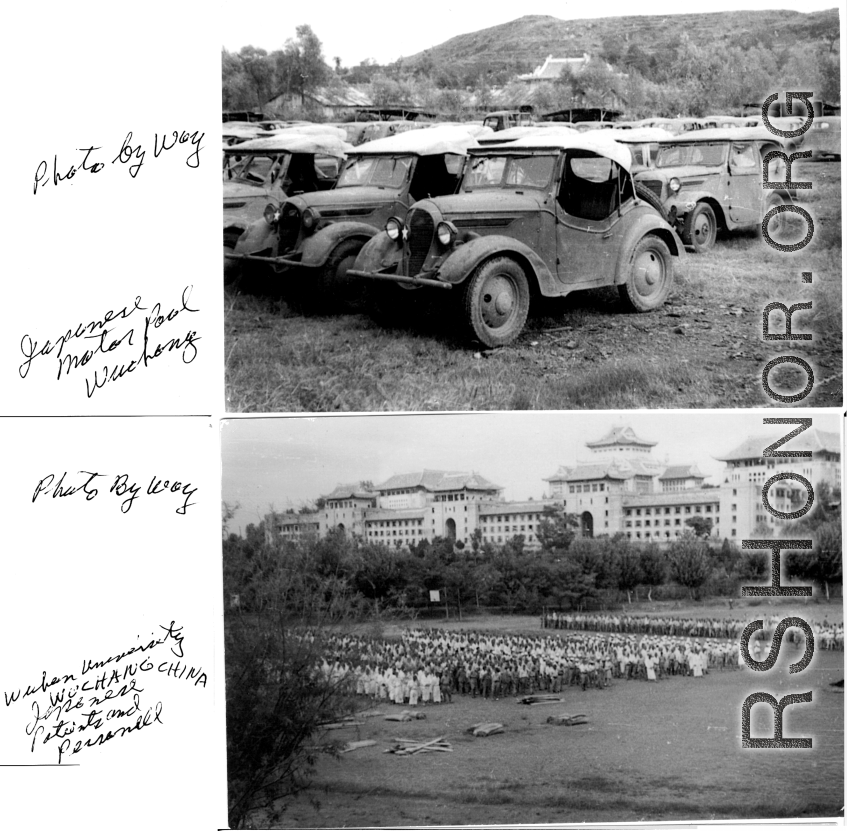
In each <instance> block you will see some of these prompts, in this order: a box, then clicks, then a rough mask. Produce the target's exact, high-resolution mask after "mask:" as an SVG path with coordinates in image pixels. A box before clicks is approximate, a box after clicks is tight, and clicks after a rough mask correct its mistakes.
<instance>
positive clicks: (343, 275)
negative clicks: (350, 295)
mask: <svg viewBox="0 0 847 831" xmlns="http://www.w3.org/2000/svg"><path fill="white" fill-rule="evenodd" d="M363 245H364V242H362V241H361V240H357V239H347V240H344V241H343V242H341V243H339V244H338V245H336V246H335V248H334V249H333V251H332V253H331V254H330V255H329V257H328V258H327V261H326V263H325V264H324V267H323V268H322V269H321V271H320V277H319V280H318V282H319V289H320V291H321V292H335V291H338V290H343V289H344V287H345V286H347V285H349V282H350V281H348V279H347V271H348V270H349V269H351V268H353V263H355V262H356V257H358V256H359V252H360V251H361V250H362V246H363Z"/></svg>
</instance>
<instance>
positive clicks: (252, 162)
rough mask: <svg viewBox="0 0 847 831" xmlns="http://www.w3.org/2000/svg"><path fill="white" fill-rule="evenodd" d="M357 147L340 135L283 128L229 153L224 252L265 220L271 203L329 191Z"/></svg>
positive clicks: (225, 178) (226, 158)
mask: <svg viewBox="0 0 847 831" xmlns="http://www.w3.org/2000/svg"><path fill="white" fill-rule="evenodd" d="M352 150H353V146H352V145H350V144H347V142H344V141H341V140H340V139H338V138H337V137H336V135H335V134H334V133H333V134H330V135H325V134H317V133H316V134H303V133H299V132H297V131H296V130H283V131H281V132H280V133H278V134H277V135H274V136H269V137H268V138H260V139H254V140H253V141H249V142H245V143H244V144H238V145H235V146H232V147H228V148H225V150H224V168H223V191H224V254H226V253H227V251H228V250H229V251H232V249H233V248H234V247H235V243H236V242H237V240H238V238H239V237H240V236H241V234H243V233H244V231H245V230H246V229H247V227H248V226H249V225H250V224H251V223H252V222H255V221H256V220H257V219H261V218H262V214H263V211H264V210H265V206H266V205H267V204H268V200H270V199H272V198H274V197H276V198H277V199H284V198H285V197H286V196H287V195H288V194H295V193H303V192H309V191H313V190H327V189H328V188H331V187H332V186H333V185H334V184H335V180H336V179H337V178H338V169H339V166H340V164H341V160H342V159H344V157H345V156H346V155H347V153H349V152H350V151H352Z"/></svg>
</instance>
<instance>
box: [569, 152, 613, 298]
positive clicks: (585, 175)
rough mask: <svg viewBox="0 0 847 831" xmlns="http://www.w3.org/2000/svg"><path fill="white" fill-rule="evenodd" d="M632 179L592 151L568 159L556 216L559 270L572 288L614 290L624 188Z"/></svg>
mask: <svg viewBox="0 0 847 831" xmlns="http://www.w3.org/2000/svg"><path fill="white" fill-rule="evenodd" d="M626 181H628V178H627V176H626V173H625V172H624V171H621V169H620V168H619V167H618V165H617V164H616V163H615V162H614V161H612V160H611V159H608V158H606V157H605V156H600V155H597V154H595V153H591V152H590V151H586V150H569V151H568V152H567V153H566V155H565V160H564V163H563V170H562V175H561V178H560V180H559V190H558V194H557V198H556V202H555V211H556V267H557V273H558V276H559V280H561V281H562V282H563V283H566V284H567V285H568V288H590V287H593V286H604V285H610V284H611V283H612V281H613V280H614V276H615V266H616V264H617V255H618V250H619V241H620V236H621V231H622V223H621V219H622V216H621V211H620V205H621V200H622V195H621V183H622V182H626Z"/></svg>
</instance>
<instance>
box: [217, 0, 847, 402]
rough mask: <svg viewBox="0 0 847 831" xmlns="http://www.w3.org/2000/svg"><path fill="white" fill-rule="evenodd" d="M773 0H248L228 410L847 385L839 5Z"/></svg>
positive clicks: (232, 127) (229, 183)
mask: <svg viewBox="0 0 847 831" xmlns="http://www.w3.org/2000/svg"><path fill="white" fill-rule="evenodd" d="M788 6H789V7H786V8H779V9H776V8H766V7H765V6H764V5H763V4H756V8H755V9H753V10H739V9H736V8H735V7H730V6H729V5H728V4H724V6H721V5H719V4H717V3H710V4H707V5H706V6H705V7H698V9H697V10H696V11H689V10H686V11H685V12H684V13H680V12H681V10H680V9H679V8H678V7H676V6H672V5H671V4H667V3H660V2H654V3H648V4H646V6H645V7H641V6H639V8H638V10H637V16H633V10H632V9H630V8H628V7H627V8H625V7H623V6H622V5H620V4H608V3H601V4H595V6H594V7H592V10H591V16H590V17H589V16H586V15H585V14H580V13H578V12H577V10H575V9H571V8H567V7H563V6H562V5H561V4H555V3H545V2H542V3H536V4H534V5H533V6H531V7H527V8H526V9H523V10H522V11H523V12H524V13H523V14H522V15H520V14H517V13H516V11H515V10H514V9H513V8H512V7H508V6H506V5H504V4H494V5H492V6H486V7H484V8H480V7H477V6H473V5H468V6H467V7H466V8H464V9H462V8H458V7H457V8H449V9H446V10H442V9H433V10H432V14H431V15H420V16H419V17H421V18H430V19H426V20H420V21H419V20H418V19H417V18H416V20H415V22H414V24H412V23H411V22H410V21H405V20H403V18H402V15H399V16H398V15H397V14H396V9H394V8H390V7H387V6H385V5H384V4H378V3H367V4H364V5H363V4H357V5H355V6H344V5H339V6H336V7H334V8H335V10H336V11H337V14H334V15H332V14H328V15H321V16H313V15H311V16H310V14H309V13H308V10H306V11H305V12H304V13H303V14H300V15H299V16H297V15H292V18H291V22H290V23H287V25H286V26H282V27H280V28H273V29H269V28H268V27H267V25H266V19H267V17H266V15H264V14H261V13H259V10H260V9H263V8H264V9H267V10H268V11H270V10H271V9H275V8H276V5H275V4H273V3H262V2H260V3H257V4H254V6H252V7H251V14H250V15H244V16H243V17H241V18H240V19H237V20H232V25H231V26H230V27H229V28H228V29H227V31H226V34H225V38H224V46H223V49H222V101H223V120H224V123H223V219H224V227H223V245H224V255H223V267H224V286H225V295H224V298H225V299H224V303H225V311H224V314H225V350H226V396H227V409H228V411H230V412H337V411H342V412H373V411H386V410H394V411H396V410H405V411H409V410H412V411H430V410H452V411H455V410H535V409H545V410H559V409H634V408H691V409H704V408H736V407H766V406H779V405H781V404H784V403H786V402H787V403H792V404H800V406H804V407H808V406H813V407H814V406H817V407H826V406H835V407H839V406H841V403H842V395H841V390H842V369H843V366H842V332H841V329H842V323H841V321H842V300H841V295H842V289H841V256H842V247H841V166H840V159H841V137H840V136H841V134H840V112H841V110H840V72H841V69H840V43H841V41H840V28H841V21H840V18H839V12H838V9H837V8H833V7H827V4H823V5H820V6H818V5H817V4H811V5H810V4H808V3H805V4H802V5H801V4H793V5H792V4H788ZM671 12H672V13H671ZM419 23H420V25H418V24H419ZM354 33H355V35H354ZM789 92H791V95H788V94H787V93H789ZM800 93H802V95H801V94H800ZM764 310H766V311H764ZM763 315H764V318H765V319H764V321H763ZM786 351H789V352H790V353H791V354H790V355H786V354H785V353H786Z"/></svg>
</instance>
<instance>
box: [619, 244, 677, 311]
mask: <svg viewBox="0 0 847 831" xmlns="http://www.w3.org/2000/svg"><path fill="white" fill-rule="evenodd" d="M672 286H673V257H672V256H671V252H670V250H669V249H668V246H667V245H666V243H665V242H664V240H661V239H659V237H657V236H655V235H654V234H650V235H649V236H646V237H644V238H643V239H642V240H641V241H640V242H639V243H638V245H636V246H635V250H634V251H633V252H632V258H631V259H630V261H629V273H628V274H627V277H626V282H625V283H624V284H623V285H621V286H618V291H619V292H620V296H621V299H622V300H623V301H624V303H625V304H626V305H627V306H628V307H629V308H630V309H631V310H632V311H635V312H652V311H653V309H658V308H659V306H661V305H662V304H663V303H664V302H665V300H667V299H668V295H669V294H670V293H671V287H672Z"/></svg>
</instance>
